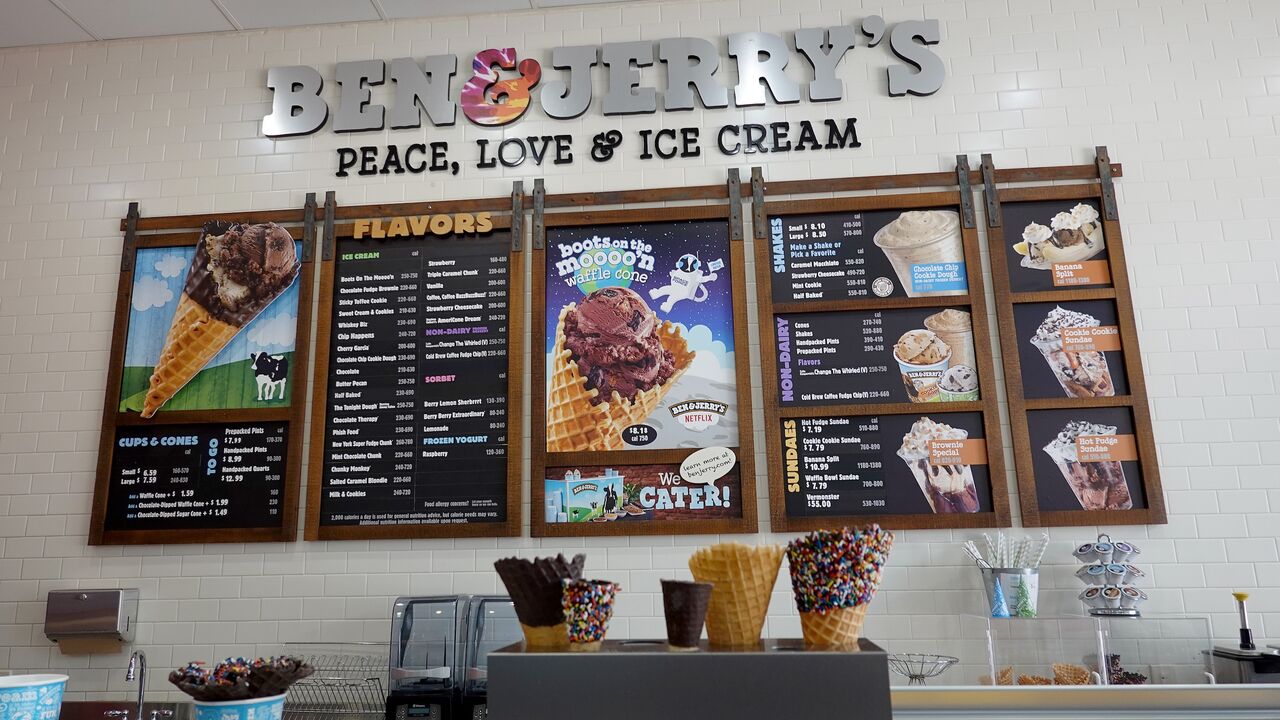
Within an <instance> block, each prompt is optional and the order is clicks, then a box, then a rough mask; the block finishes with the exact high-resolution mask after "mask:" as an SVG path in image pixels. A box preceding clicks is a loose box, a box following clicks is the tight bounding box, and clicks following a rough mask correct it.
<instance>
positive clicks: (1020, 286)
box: [1001, 198, 1111, 292]
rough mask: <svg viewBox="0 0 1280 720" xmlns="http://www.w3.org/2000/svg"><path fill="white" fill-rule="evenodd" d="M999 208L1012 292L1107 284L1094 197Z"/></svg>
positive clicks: (1107, 268)
mask: <svg viewBox="0 0 1280 720" xmlns="http://www.w3.org/2000/svg"><path fill="white" fill-rule="evenodd" d="M1001 209H1002V212H1003V227H1004V230H1003V231H1004V240H1005V241H1004V252H1005V260H1006V266H1007V267H1008V268H1009V287H1010V289H1011V290H1013V292H1037V291H1043V290H1070V289H1074V288H1082V287H1110V286H1111V272H1110V266H1109V263H1108V260H1107V238H1106V235H1105V233H1104V230H1103V223H1102V219H1101V217H1100V207H1099V204H1098V201H1097V200H1095V199H1092V198H1086V199H1083V200H1045V201H1026V202H1007V203H1003V204H1002V205H1001Z"/></svg>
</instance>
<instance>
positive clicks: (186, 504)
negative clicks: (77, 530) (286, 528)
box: [106, 424, 287, 530]
mask: <svg viewBox="0 0 1280 720" xmlns="http://www.w3.org/2000/svg"><path fill="white" fill-rule="evenodd" d="M122 430H123V429H122ZM191 430H195V434H187V433H190V431H191ZM124 431H125V432H129V433H131V434H129V435H127V436H126V437H122V438H119V439H118V440H117V443H116V445H117V450H116V453H115V454H114V456H113V462H112V465H113V470H112V475H111V478H112V480H111V484H112V488H111V491H110V496H109V498H108V511H107V523H106V526H107V528H108V529H112V530H161V529H170V528H210V527H259V526H270V525H271V524H272V523H276V522H279V520H278V518H279V516H280V496H281V492H282V490H283V477H284V465H283V463H284V457H285V450H286V445H287V443H286V439H285V438H286V435H285V426H284V425H283V424H279V425H269V426H263V425H228V426H193V427H192V428H188V429H184V430H183V433H184V434H181V435H176V434H172V433H165V431H164V429H163V428H155V429H152V428H143V429H129V430H124ZM133 433H137V434H133ZM220 519H223V520H220ZM193 523H194V524H193Z"/></svg>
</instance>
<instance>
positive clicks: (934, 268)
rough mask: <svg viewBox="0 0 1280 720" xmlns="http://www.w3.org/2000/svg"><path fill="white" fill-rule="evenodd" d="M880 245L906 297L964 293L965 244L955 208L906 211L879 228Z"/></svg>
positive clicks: (877, 238)
mask: <svg viewBox="0 0 1280 720" xmlns="http://www.w3.org/2000/svg"><path fill="white" fill-rule="evenodd" d="M874 242H875V244H876V247H878V248H880V250H881V252H883V253H884V255H885V257H886V258H888V259H889V263H890V264H891V265H893V270H894V272H895V273H897V276H898V282H899V283H900V284H901V286H902V288H903V290H905V291H906V293H907V296H908V297H932V296H939V295H964V294H965V293H967V292H968V291H969V287H968V279H967V278H966V277H965V264H964V243H963V241H962V240H961V235H960V215H959V213H957V212H955V211H954V210H908V211H906V212H904V213H902V214H901V215H899V216H898V218H897V219H896V220H894V221H893V222H891V223H889V224H888V225H885V226H884V227H882V228H880V230H879V231H877V232H876V234H875V239H874Z"/></svg>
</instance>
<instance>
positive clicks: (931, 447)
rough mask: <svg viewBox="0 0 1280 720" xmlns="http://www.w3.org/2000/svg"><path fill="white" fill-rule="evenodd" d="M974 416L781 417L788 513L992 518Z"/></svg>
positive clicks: (979, 417) (979, 419) (979, 431)
mask: <svg viewBox="0 0 1280 720" xmlns="http://www.w3.org/2000/svg"><path fill="white" fill-rule="evenodd" d="M982 433H983V429H982V415H981V414H980V413H938V414H935V415H933V416H917V415H882V416H830V417H814V418H783V419H782V420H781V422H780V433H779V441H780V444H781V445H782V447H783V449H784V452H783V458H784V462H783V480H784V481H785V482H786V483H787V490H788V492H787V495H786V502H787V512H788V513H789V514H791V515H802V516H809V517H817V516H856V515H881V514H884V513H886V512H894V513H897V514H906V515H911V514H928V513H937V514H955V513H979V512H990V511H991V476H990V473H989V472H988V470H987V445H986V441H985V440H984V439H983V436H982Z"/></svg>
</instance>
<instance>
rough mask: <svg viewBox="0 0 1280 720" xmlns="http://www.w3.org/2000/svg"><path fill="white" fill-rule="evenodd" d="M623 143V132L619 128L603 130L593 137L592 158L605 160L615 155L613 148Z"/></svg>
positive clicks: (599, 160) (597, 160)
mask: <svg viewBox="0 0 1280 720" xmlns="http://www.w3.org/2000/svg"><path fill="white" fill-rule="evenodd" d="M621 144H622V133H620V132H618V131H617V130H610V131H609V132H602V133H600V134H599V135H596V136H595V137H594V138H592V139H591V159H592V160H595V161H596V162H604V161H606V160H608V159H610V158H612V157H613V149H614V148H616V147H618V146H619V145H621Z"/></svg>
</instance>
